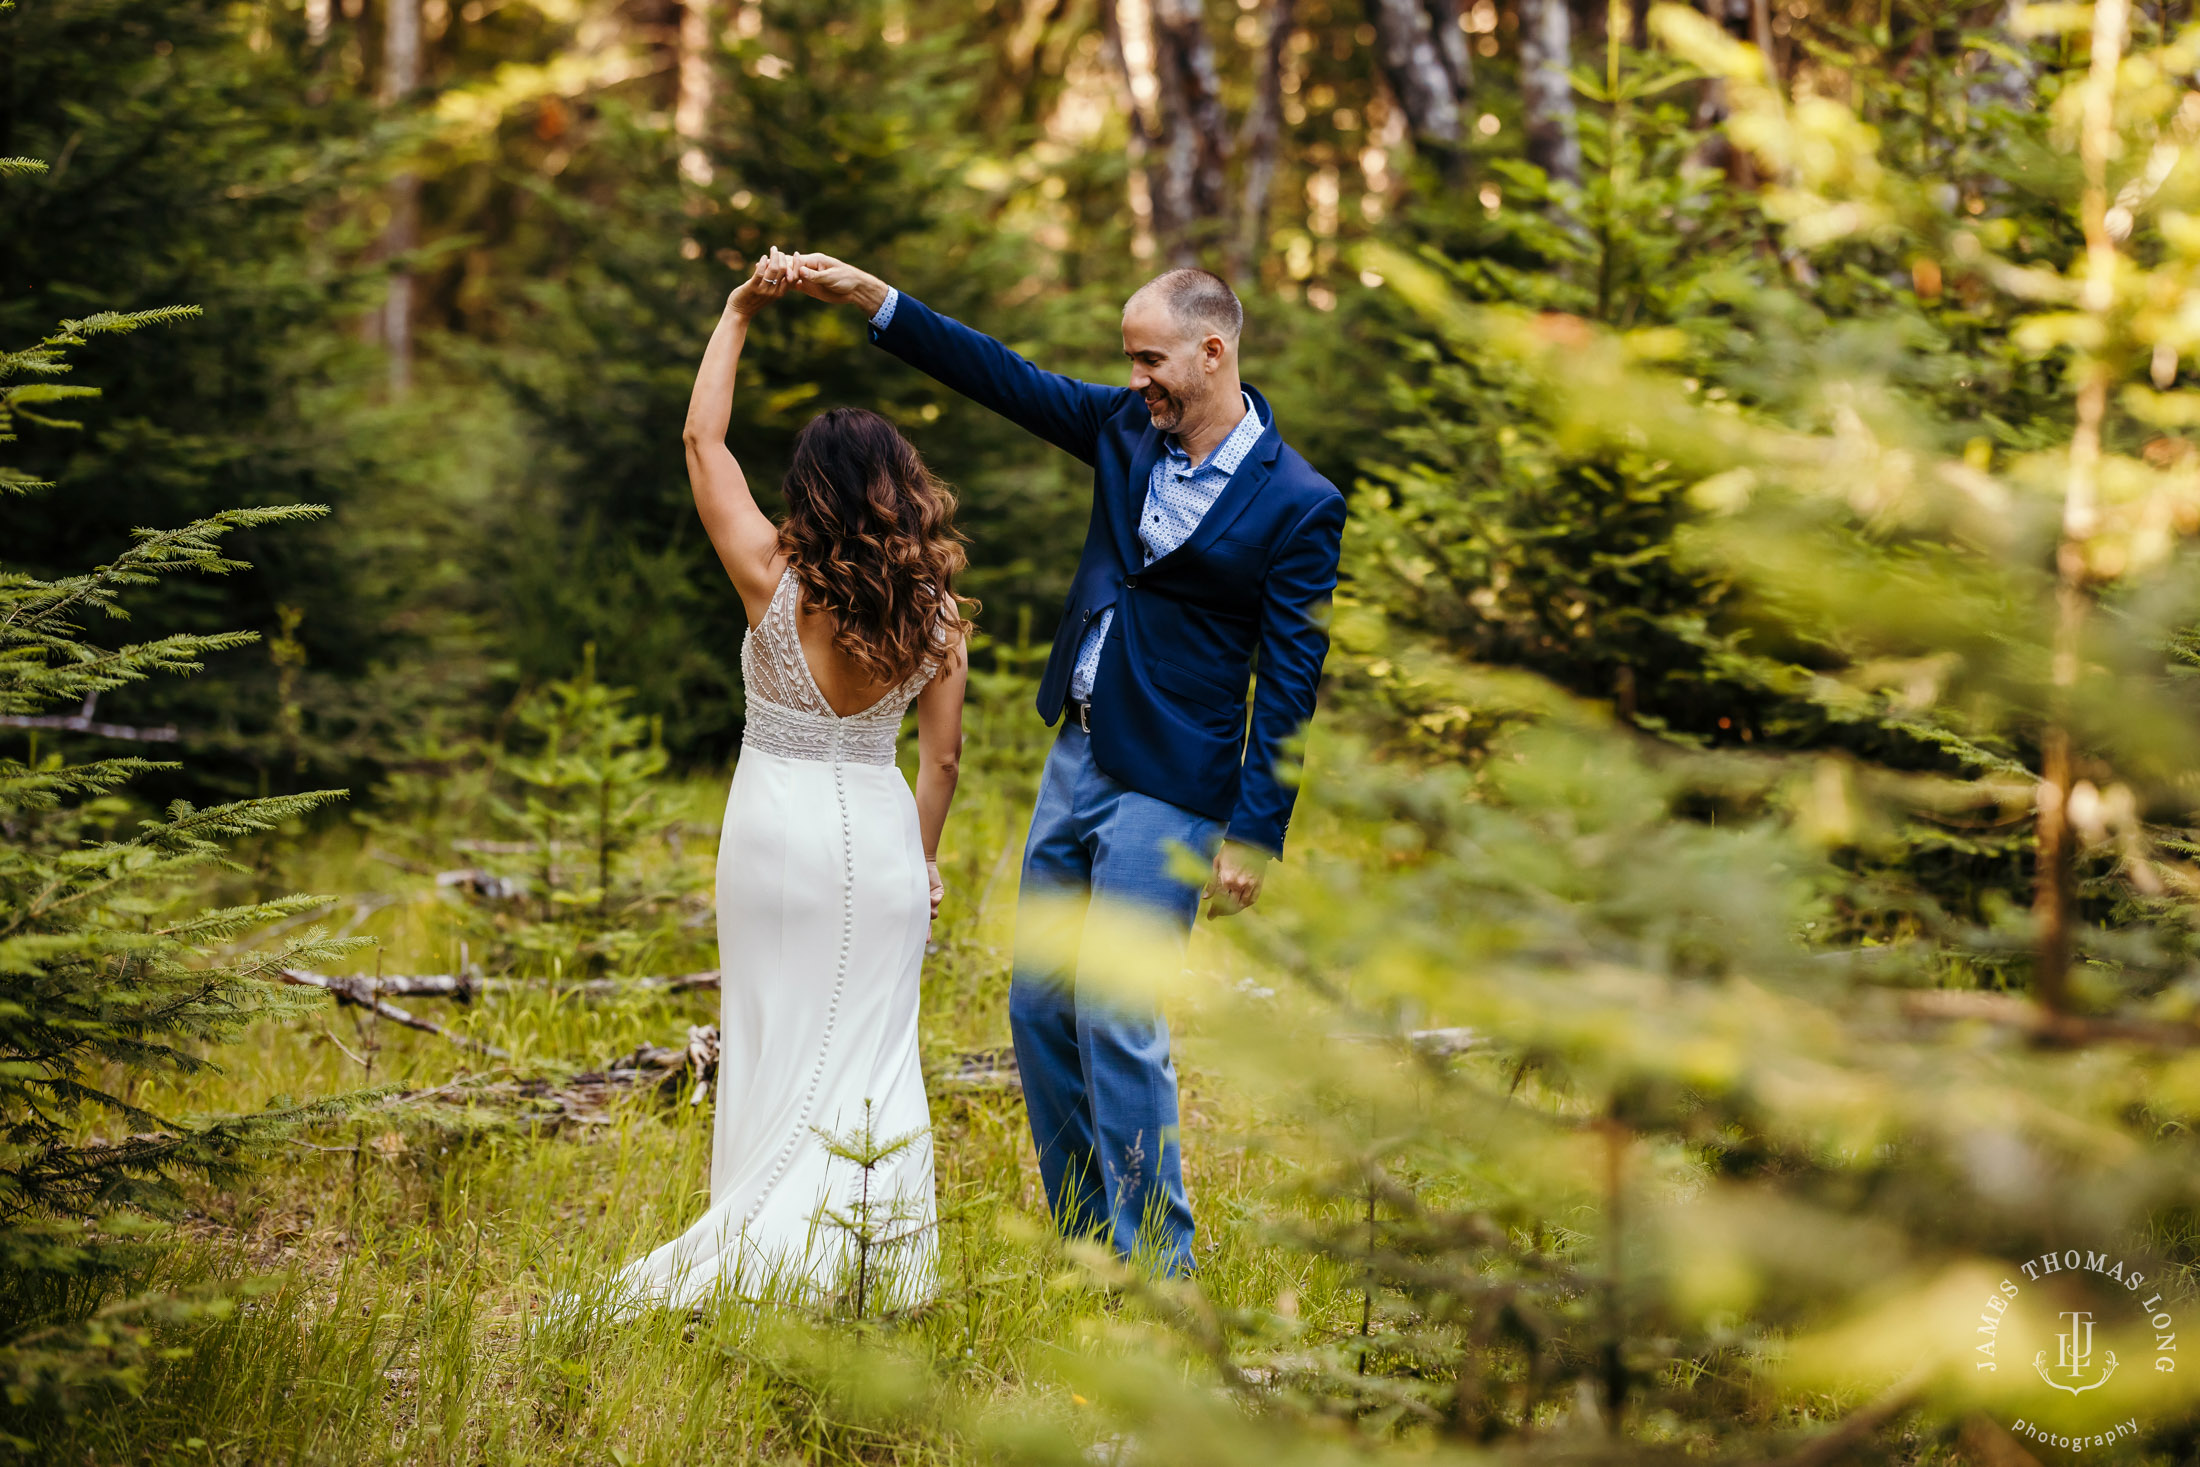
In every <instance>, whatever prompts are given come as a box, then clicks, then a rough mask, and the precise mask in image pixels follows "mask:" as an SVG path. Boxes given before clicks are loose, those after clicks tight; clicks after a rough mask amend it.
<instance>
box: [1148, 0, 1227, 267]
mask: <svg viewBox="0 0 2200 1467" xmlns="http://www.w3.org/2000/svg"><path fill="white" fill-rule="evenodd" d="M1153 49H1154V76H1155V80H1156V81H1157V83H1158V84H1159V98H1158V100H1159V104H1160V105H1159V113H1160V134H1161V135H1160V139H1159V141H1160V146H1159V148H1158V149H1157V151H1158V153H1159V154H1160V164H1161V166H1160V170H1159V174H1160V176H1159V177H1158V178H1156V179H1155V180H1154V189H1153V212H1154V228H1155V232H1156V233H1157V234H1158V235H1160V237H1161V247H1162V249H1163V251H1164V252H1165V254H1166V256H1167V258H1168V261H1169V263H1170V264H1171V265H1193V264H1197V263H1198V261H1199V252H1200V247H1201V246H1202V245H1203V244H1205V243H1207V242H1208V240H1209V239H1210V238H1211V237H1212V236H1213V235H1214V233H1215V232H1216V226H1217V225H1218V224H1220V222H1221V221H1222V220H1223V219H1225V218H1226V217H1227V215H1228V211H1229V197H1228V195H1229V174H1228V168H1229V163H1230V131H1229V122H1228V118H1227V117H1226V115H1225V114H1224V112H1223V108H1222V83H1221V79H1220V77H1218V76H1217V74H1216V71H1215V49H1214V44H1213V42H1212V41H1211V40H1209V38H1208V35H1207V22H1206V17H1205V15H1204V14H1203V13H1202V11H1201V7H1200V3H1199V0H1153Z"/></svg>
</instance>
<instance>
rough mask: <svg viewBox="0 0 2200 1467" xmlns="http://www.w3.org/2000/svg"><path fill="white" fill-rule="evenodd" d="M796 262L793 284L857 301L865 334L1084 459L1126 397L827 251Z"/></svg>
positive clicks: (1090, 458)
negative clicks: (1036, 358) (1039, 359)
mask: <svg viewBox="0 0 2200 1467" xmlns="http://www.w3.org/2000/svg"><path fill="white" fill-rule="evenodd" d="M800 260H801V263H802V266H803V271H804V277H803V278H802V279H801V280H799V281H798V282H797V283H798V284H799V285H800V287H801V288H802V289H803V290H804V291H805V292H807V293H808V294H811V295H815V296H817V297H818V298H820V299H822V300H838V301H849V302H852V303H854V304H855V305H857V306H859V307H861V308H862V309H863V311H864V313H865V314H866V315H868V316H869V317H870V318H871V321H872V326H871V339H872V340H873V341H875V342H877V343H878V344H879V345H880V346H881V347H883V348H885V349H886V350H887V351H888V352H891V353H892V354H893V355H895V356H897V357H899V358H901V359H902V360H903V361H905V362H907V363H908V364H909V365H910V366H912V367H915V368H916V369H917V370H918V371H920V372H923V373H924V374H925V375H927V376H929V377H933V378H936V379H937V380H939V381H940V382H942V383H945V384H946V385H947V386H949V387H952V388H954V389H955V390H956V391H957V392H959V393H961V394H962V395H963V396H965V397H967V398H969V399H970V400H971V401H972V402H975V403H978V404H979V405H981V406H983V407H989V408H991V409H993V411H995V412H997V413H999V414H1000V415H1001V416H1002V417H1004V418H1007V419H1008V420H1009V421H1010V422H1012V423H1014V424H1016V425H1017V426H1018V427H1021V428H1025V429H1028V430H1029V431H1031V432H1033V433H1036V434H1038V435H1039V436H1040V437H1041V438H1044V439H1045V440H1046V441H1047V442H1049V443H1051V444H1053V445H1054V446H1055V447H1056V448H1059V449H1061V450H1062V451H1063V452H1065V453H1069V454H1072V455H1074V456H1076V457H1077V458H1079V459H1082V460H1083V461H1084V462H1086V463H1088V464H1089V463H1091V462H1092V461H1093V458H1094V456H1095V455H1096V453H1097V452H1098V448H1097V444H1098V440H1099V436H1100V425H1101V424H1102V423H1104V422H1106V421H1107V420H1108V417H1109V415H1110V414H1111V413H1114V412H1115V411H1116V410H1117V409H1119V408H1120V407H1121V406H1122V405H1123V399H1124V398H1125V397H1126V396H1128V395H1130V389H1129V388H1127V387H1103V386H1101V385H1099V384H1098V383H1095V382H1080V381H1078V380H1077V379H1076V378H1075V377H1065V376H1063V375H1062V374H1061V373H1059V372H1049V371H1046V370H1044V369H1043V368H1040V367H1037V366H1035V365H1033V364H1032V363H1031V362H1030V361H1028V360H1026V359H1025V358H1023V357H1021V356H1019V355H1017V354H1016V353H1015V352H1012V351H1010V350H1009V349H1008V348H1007V347H1005V346H1003V345H1001V343H999V342H998V341H995V340H994V339H993V338H992V337H990V336H987V335H986V334H985V333H984V332H982V331H973V330H971V329H970V328H969V327H968V326H965V325H963V324H962V323H961V322H960V321H957V320H954V319H953V318H952V317H948V316H943V315H941V314H940V313H939V312H937V311H935V310H933V309H932V308H931V307H930V306H927V305H926V304H925V303H924V302H922V301H920V300H918V299H917V298H916V297H914V296H911V295H908V294H906V293H903V292H900V291H896V290H894V289H893V288H892V287H891V286H888V285H886V284H885V283H884V282H883V281H881V280H879V278H878V277H877V276H875V275H869V274H866V273H865V272H863V271H860V270H857V269H855V268H854V267H853V266H849V265H845V264H842V263H841V262H840V261H838V260H834V259H832V258H831V257H830V256H826V255H803V256H801V257H800Z"/></svg>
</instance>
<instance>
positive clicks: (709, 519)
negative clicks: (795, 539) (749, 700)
mask: <svg viewBox="0 0 2200 1467" xmlns="http://www.w3.org/2000/svg"><path fill="white" fill-rule="evenodd" d="M793 269H794V262H793V260H792V258H791V257H790V256H787V255H783V254H781V253H780V252H779V250H778V248H777V247H776V246H774V247H773V248H772V250H771V251H770V252H769V253H768V254H766V255H765V256H764V258H762V259H760V260H758V261H757V262H756V269H755V271H754V273H752V274H751V275H750V276H749V278H748V279H747V280H744V281H742V282H741V284H740V285H739V286H738V287H737V288H736V289H735V290H734V291H733V293H732V294H730V295H728V296H727V297H726V309H725V311H724V312H723V313H722V314H720V316H719V317H718V329H717V330H715V331H713V332H711V334H710V345H709V346H708V347H706V348H705V349H704V351H703V365H702V366H701V368H699V369H698V370H697V371H696V373H695V390H694V392H693V393H691V394H690V395H689V397H688V411H687V427H686V428H685V429H684V430H683V431H682V433H681V435H680V436H681V438H682V439H683V441H685V443H686V444H687V468H688V483H689V484H690V485H691V486H692V487H693V488H694V490H695V512H696V513H697V514H698V515H701V516H702V519H703V529H704V530H705V531H706V532H708V534H709V535H710V543H711V545H712V547H713V548H715V549H716V550H717V552H718V559H719V560H720V561H721V562H722V563H723V564H724V565H725V567H726V574H727V575H728V576H731V577H732V578H733V585H734V589H735V590H737V591H739V592H740V593H741V601H742V603H743V605H745V606H746V607H747V608H748V613H749V621H750V622H751V623H754V622H756V621H758V620H760V619H761V618H762V617H763V615H764V612H765V610H766V609H767V608H768V607H769V606H770V605H771V599H772V592H773V591H774V590H775V589H777V583H778V579H779V577H778V570H779V565H778V562H779V530H778V528H777V527H776V526H775V525H773V524H772V522H771V520H770V519H769V518H767V517H766V516H765V514H764V511H763V510H761V509H759V508H758V507H757V504H756V496H755V495H754V494H752V493H750V492H749V480H748V476H747V475H746V474H743V473H742V472H741V465H740V464H739V463H738V462H736V461H735V459H734V456H733V453H732V451H731V450H729V449H728V448H727V447H726V425H727V424H728V422H730V421H731V420H732V417H733V378H734V368H735V367H736V366H737V365H738V364H739V363H740V361H741V347H742V345H743V343H745V342H746V341H747V340H748V335H749V321H750V320H751V319H752V318H753V317H754V316H755V315H756V313H757V312H758V311H760V310H762V309H763V308H764V306H765V305H766V304H768V303H769V302H772V301H775V300H777V299H779V298H780V297H781V296H783V295H785V294H786V293H787V287H788V284H789V282H790V281H791V280H792V278H793Z"/></svg>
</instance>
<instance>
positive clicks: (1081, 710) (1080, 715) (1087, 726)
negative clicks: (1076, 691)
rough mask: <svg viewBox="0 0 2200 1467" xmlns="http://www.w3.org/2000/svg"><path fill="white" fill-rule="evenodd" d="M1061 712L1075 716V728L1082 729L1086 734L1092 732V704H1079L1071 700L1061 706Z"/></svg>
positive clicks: (1073, 699)
mask: <svg viewBox="0 0 2200 1467" xmlns="http://www.w3.org/2000/svg"><path fill="white" fill-rule="evenodd" d="M1062 711H1063V712H1064V713H1074V714H1075V715H1077V726H1078V727H1079V728H1081V729H1083V730H1084V731H1085V732H1086V733H1091V732H1092V704H1090V703H1080V702H1078V701H1077V700H1076V699H1075V698H1072V699H1070V700H1069V701H1068V702H1067V703H1065V704H1063V705H1062Z"/></svg>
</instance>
